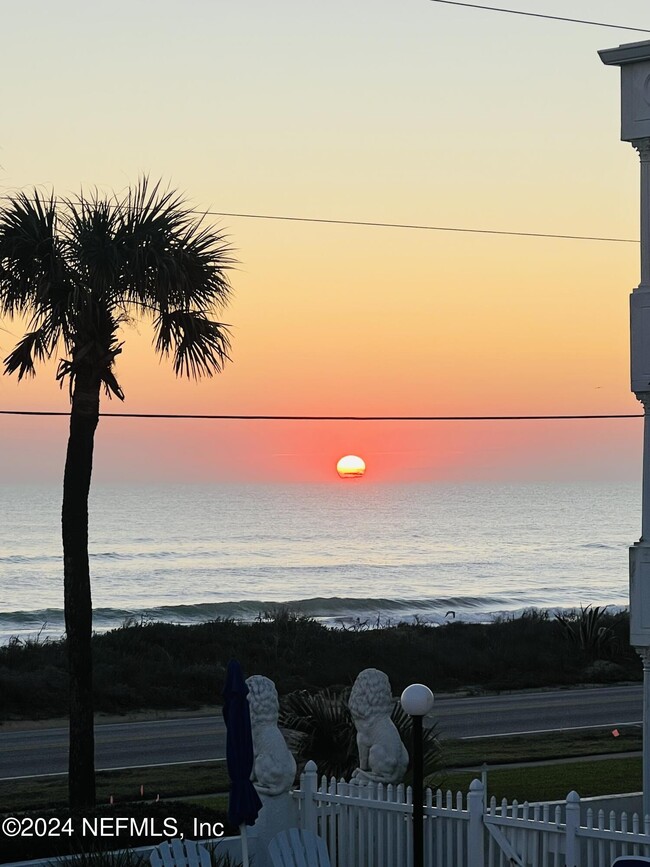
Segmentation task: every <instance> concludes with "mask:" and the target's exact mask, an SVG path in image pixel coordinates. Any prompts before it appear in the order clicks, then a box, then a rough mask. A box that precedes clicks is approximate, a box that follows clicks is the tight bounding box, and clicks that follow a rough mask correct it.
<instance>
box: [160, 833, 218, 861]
mask: <svg viewBox="0 0 650 867" xmlns="http://www.w3.org/2000/svg"><path fill="white" fill-rule="evenodd" d="M149 861H150V863H151V867H211V863H212V862H211V861H210V853H209V852H208V850H207V849H206V848H205V846H202V845H201V844H200V843H197V842H196V840H181V839H179V838H175V839H174V840H170V841H169V843H167V842H165V843H161V844H160V845H159V846H157V847H156V848H155V849H154V850H153V852H152V853H151V855H150V856H149Z"/></svg>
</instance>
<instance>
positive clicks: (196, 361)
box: [154, 310, 230, 379]
mask: <svg viewBox="0 0 650 867" xmlns="http://www.w3.org/2000/svg"><path fill="white" fill-rule="evenodd" d="M154 325H155V330H156V344H155V345H156V351H157V352H159V353H160V354H161V355H164V356H167V355H169V354H170V353H171V354H172V355H173V364H174V373H175V374H176V375H177V376H187V377H188V378H194V379H198V378H199V377H200V376H212V375H213V374H214V373H218V372H219V371H221V370H222V369H223V366H224V364H225V362H226V361H229V360H230V356H229V354H228V353H229V351H230V335H229V330H228V326H227V325H225V324H224V323H222V322H213V321H212V320H210V319H208V318H207V317H206V316H204V315H203V314H202V313H196V312H192V311H188V310H173V311H170V312H163V313H161V314H160V315H159V316H158V317H157V319H156V321H155V323H154Z"/></svg>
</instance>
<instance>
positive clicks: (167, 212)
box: [0, 178, 232, 806]
mask: <svg viewBox="0 0 650 867" xmlns="http://www.w3.org/2000/svg"><path fill="white" fill-rule="evenodd" d="M231 264H232V259H231V257H230V249H229V247H228V245H227V244H226V243H225V241H224V238H223V235H222V234H221V233H220V232H218V231H217V230H215V229H214V228H212V227H210V226H204V225H203V224H202V221H201V219H197V218H196V216H195V215H194V212H193V211H192V210H191V209H190V208H189V207H188V206H187V205H186V204H185V202H184V201H183V200H182V199H181V198H180V197H179V196H178V195H177V194H176V193H173V192H170V191H164V190H162V189H161V187H160V184H155V185H153V186H151V185H150V184H149V182H148V181H147V179H146V178H144V179H143V180H141V181H140V183H139V184H138V185H137V186H136V187H135V188H134V189H133V190H129V191H128V192H127V193H126V195H124V196H122V197H119V196H112V197H109V198H101V197H100V196H99V194H94V195H91V196H85V195H83V194H82V195H80V196H79V197H78V198H76V199H74V200H73V199H64V200H57V199H56V198H55V197H54V194H51V195H50V196H49V197H48V196H45V195H42V194H41V193H40V192H38V191H34V192H33V193H32V194H31V196H27V195H26V194H24V193H19V194H17V195H15V196H13V197H9V200H8V202H7V204H6V205H5V206H3V207H2V208H1V209H0V316H5V317H7V318H9V319H12V318H14V317H17V318H20V319H21V320H26V322H27V332H26V333H25V335H24V336H23V337H22V339H21V340H20V341H19V342H18V344H17V345H16V346H15V348H14V349H13V350H12V351H11V352H10V353H9V355H8V356H7V357H6V358H5V359H4V366H5V373H8V374H13V373H15V374H17V376H18V379H19V380H20V379H22V378H23V377H26V376H32V375H33V374H34V373H35V368H36V363H37V362H42V361H45V360H47V359H50V358H52V356H54V355H55V353H57V352H58V351H62V352H64V353H65V356H66V357H64V358H60V360H59V364H58V369H57V374H56V377H57V379H58V380H59V382H60V383H61V384H63V383H64V382H67V383H68V385H69V389H70V402H71V409H70V433H69V438H68V448H67V454H66V461H65V470H64V477H63V507H62V535H63V580H64V609H65V627H66V643H67V653H68V668H69V678H70V691H69V716H70V749H69V777H68V779H69V794H70V804H71V806H90V805H92V804H93V803H94V800H95V773H94V733H93V702H92V659H91V634H92V602H91V588H90V570H89V563H88V495H89V490H90V479H91V473H92V465H93V447H94V440H95V430H96V428H97V424H98V422H99V402H100V392H101V390H102V389H104V392H105V394H106V396H107V397H111V396H112V395H113V396H115V397H117V398H119V399H120V400H123V399H124V393H123V391H122V388H121V386H120V384H119V382H118V380H117V378H116V376H115V362H116V359H117V357H118V356H119V355H120V354H121V352H122V347H123V341H122V340H121V329H122V326H123V325H125V324H127V323H130V322H132V321H133V320H136V319H138V318H141V317H143V318H148V319H150V320H151V321H152V323H153V328H154V335H155V338H154V341H155V342H154V348H155V351H156V352H157V353H158V354H159V355H161V356H163V357H168V356H171V358H172V364H173V368H174V372H175V373H176V375H177V376H186V377H188V378H199V377H201V376H212V375H213V374H214V373H217V372H219V371H220V370H222V368H223V365H224V364H225V362H226V361H227V360H228V358H229V355H228V352H229V333H228V328H227V326H226V325H224V324H223V323H222V322H219V321H217V320H216V319H215V318H214V317H215V314H216V313H217V312H218V311H219V310H220V309H221V308H222V307H223V306H224V305H225V304H226V302H227V301H228V298H229V296H230V292H231V288H230V284H229V282H228V278H227V273H226V272H227V269H228V268H229V267H230V265H231Z"/></svg>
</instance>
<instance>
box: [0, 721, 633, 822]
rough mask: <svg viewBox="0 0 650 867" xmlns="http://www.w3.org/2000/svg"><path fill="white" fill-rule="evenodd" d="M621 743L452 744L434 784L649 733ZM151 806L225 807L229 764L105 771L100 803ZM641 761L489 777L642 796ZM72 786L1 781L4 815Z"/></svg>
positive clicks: (495, 784)
mask: <svg viewBox="0 0 650 867" xmlns="http://www.w3.org/2000/svg"><path fill="white" fill-rule="evenodd" d="M619 731H620V737H618V738H615V737H613V736H612V734H611V731H609V730H602V729H601V730H593V731H592V730H587V731H584V730H583V731H577V732H554V733H552V734H548V735H536V736H535V737H534V738H532V737H529V736H523V735H522V736H517V737H511V738H484V739H480V740H475V741H446V742H444V743H443V745H442V746H443V761H444V764H445V767H446V768H450V769H451V768H453V769H454V770H453V771H451V770H448V771H442V772H441V773H439V774H437V775H435V778H434V782H435V784H436V785H440V786H441V787H442V788H444V789H451V790H452V791H453V792H456V791H467V789H468V787H469V784H470V783H471V781H472V780H473V779H474V777H475V776H476V773H472V772H468V771H465V772H462V771H457V770H456V769H458V768H463V767H469V766H480V765H482V764H483V762H485V761H487V762H488V764H490V765H494V764H506V763H508V762H521V761H526V760H528V761H536V760H544V759H554V758H565V757H574V756H590V755H591V756H594V755H603V754H608V753H615V752H631V751H634V750H640V749H641V730H640V729H639V728H636V727H627V728H621V729H620V730H619ZM140 786H144V800H147V801H150V800H155V799H156V796H157V795H160V798H161V800H165V799H171V798H175V799H178V798H191V799H192V801H196V802H197V803H204V802H205V803H207V805H208V806H215V805H216V806H217V808H220V807H222V806H223V805H224V804H225V800H224V799H225V793H226V792H227V791H228V775H227V771H226V765H225V762H209V763H195V764H190V765H167V766H164V767H157V768H131V769H128V770H121V771H98V773H97V801H98V803H107V802H108V801H109V799H110V797H111V795H112V796H113V799H114V802H115V803H118V804H119V803H121V802H125V801H134V800H139V799H140ZM640 788H641V760H640V759H638V758H620V759H610V760H602V761H596V762H594V761H588V760H586V761H581V762H572V763H570V764H566V765H564V764H555V765H548V766H543V767H527V768H503V769H499V770H490V771H489V772H488V791H489V794H490V795H496V797H497V798H499V799H500V798H504V797H506V798H508V799H512V798H517V799H518V800H529V801H533V800H555V799H558V798H564V797H565V796H566V794H567V793H568V792H569V791H571V789H575V790H576V791H577V792H578V794H580V795H581V796H583V797H588V796H590V795H598V794H613V793H617V792H630V791H639V790H640ZM67 797H68V793H67V782H66V778H65V777H63V776H61V777H35V778H32V779H29V780H12V781H7V782H0V813H7V812H12V811H18V810H28V809H31V810H36V809H47V808H52V807H62V806H65V805H66V803H67Z"/></svg>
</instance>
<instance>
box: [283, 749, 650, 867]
mask: <svg viewBox="0 0 650 867" xmlns="http://www.w3.org/2000/svg"><path fill="white" fill-rule="evenodd" d="M293 797H294V798H295V799H296V800H297V802H298V807H299V816H300V824H301V826H302V827H303V828H309V829H310V830H312V831H314V832H315V833H317V834H319V835H320V836H321V837H323V838H324V839H325V840H326V842H327V845H328V849H329V853H330V859H331V862H332V867H412V837H411V816H412V813H413V807H412V804H411V790H410V787H409V788H407V787H404V786H402V785H400V786H382V785H372V784H370V785H363V786H355V785H352V784H350V783H346V782H343V781H338V782H337V781H336V780H334V779H332V780H329V781H328V780H327V779H326V778H325V777H323V778H322V779H321V780H320V783H319V780H318V775H317V770H316V765H315V764H314V763H313V762H309V763H308V764H307V767H306V768H305V773H304V774H303V775H302V777H301V786H300V789H298V790H297V791H295V792H294V793H293ZM619 855H646V856H650V817H646V820H645V823H643V822H642V821H641V820H640V819H639V817H638V816H637V814H636V813H635V814H634V815H632V816H631V817H628V815H627V814H626V813H620V814H615V813H614V812H613V811H612V812H610V813H609V814H608V815H606V814H605V812H604V811H603V810H600V811H599V812H597V813H594V811H593V810H591V809H590V810H588V811H587V813H586V821H585V824H584V825H581V823H580V798H579V797H578V795H577V794H576V793H575V792H571V793H570V794H569V795H567V798H566V801H565V803H564V804H561V805H558V806H550V805H548V804H536V805H531V804H528V803H523V804H519V803H517V801H513V802H512V804H508V803H507V802H506V801H505V800H504V801H502V802H501V803H500V804H497V802H496V800H495V799H494V798H492V800H491V802H490V804H489V805H488V806H487V807H486V806H485V804H484V799H483V786H482V784H481V782H480V781H479V780H474V781H473V782H472V784H471V786H470V791H469V792H468V793H467V795H463V794H462V793H460V792H459V793H457V794H456V795H455V796H454V795H452V793H451V792H446V793H443V792H441V791H437V792H436V793H435V794H434V793H433V792H432V791H431V790H430V789H427V790H426V793H425V807H424V863H425V865H426V867H511V865H518V867H609V865H610V864H611V863H612V861H613V860H614V859H615V858H617V857H618V856H619Z"/></svg>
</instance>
